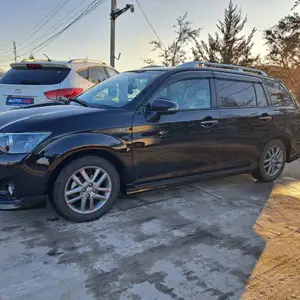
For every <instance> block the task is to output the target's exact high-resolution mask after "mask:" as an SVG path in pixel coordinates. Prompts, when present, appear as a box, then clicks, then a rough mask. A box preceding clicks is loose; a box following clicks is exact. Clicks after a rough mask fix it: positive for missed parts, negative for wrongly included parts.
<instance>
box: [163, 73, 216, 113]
mask: <svg viewBox="0 0 300 300" xmlns="http://www.w3.org/2000/svg"><path fill="white" fill-rule="evenodd" d="M159 96H160V97H164V98H167V99H169V100H172V101H174V102H176V103H178V105H179V108H180V109H205V108H210V105H211V104H210V103H211V94H210V84H209V80H208V79H188V80H181V81H178V82H175V83H172V84H171V85H169V86H167V87H166V88H164V89H163V90H162V91H161V92H160V94H159Z"/></svg>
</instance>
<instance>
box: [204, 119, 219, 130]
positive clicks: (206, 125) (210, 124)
mask: <svg viewBox="0 0 300 300" xmlns="http://www.w3.org/2000/svg"><path fill="white" fill-rule="evenodd" d="M218 123H219V121H217V120H209V121H202V122H201V126H202V127H204V128H210V127H213V126H215V125H217V124H218Z"/></svg>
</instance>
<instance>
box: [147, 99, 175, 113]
mask: <svg viewBox="0 0 300 300" xmlns="http://www.w3.org/2000/svg"><path fill="white" fill-rule="evenodd" d="M150 110H151V111H152V112H156V113H159V114H161V115H168V114H175V113H176V112H177V111H178V110H179V107H178V104H177V103H176V102H173V101H171V100H167V99H164V98H158V99H155V100H154V101H153V102H152V105H151V106H150Z"/></svg>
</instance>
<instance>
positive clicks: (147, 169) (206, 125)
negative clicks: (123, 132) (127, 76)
mask: <svg viewBox="0 0 300 300" xmlns="http://www.w3.org/2000/svg"><path fill="white" fill-rule="evenodd" d="M212 77H213V75H212V73H211V72H206V71H202V72H201V71H191V72H180V73H177V74H175V75H173V76H171V77H170V78H169V79H168V80H166V81H165V82H163V83H162V84H161V86H160V88H159V89H158V90H157V91H156V92H155V93H154V94H153V95H151V96H150V98H149V99H148V100H147V101H145V102H144V103H143V105H142V106H141V107H140V108H139V109H138V111H137V112H136V113H135V115H134V118H133V164H134V169H135V180H136V182H137V183H142V182H150V181H155V180H162V179H168V178H176V177H181V176H187V175H195V174H200V173H204V172H211V171H213V166H214V164H215V160H216V154H217V138H216V133H217V128H218V119H219V112H218V110H217V109H216V96H215V87H214V82H213V80H212ZM157 98H164V99H168V100H171V101H174V102H176V103H177V104H178V106H179V110H178V111H177V113H174V114H169V115H161V116H160V118H159V120H157V121H153V122H151V121H148V120H147V113H146V111H145V108H146V107H147V105H148V106H149V105H151V103H152V101H153V100H154V99H157Z"/></svg>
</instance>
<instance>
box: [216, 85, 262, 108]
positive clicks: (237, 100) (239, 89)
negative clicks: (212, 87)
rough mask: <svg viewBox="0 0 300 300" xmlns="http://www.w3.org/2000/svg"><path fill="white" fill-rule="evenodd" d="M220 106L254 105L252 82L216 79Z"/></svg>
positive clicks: (254, 96) (254, 95) (241, 106)
mask: <svg viewBox="0 0 300 300" xmlns="http://www.w3.org/2000/svg"><path fill="white" fill-rule="evenodd" d="M217 83H218V88H219V97H220V100H221V107H224V108H243V107H256V105H257V103H256V94H255V90H254V84H253V83H252V82H245V81H236V80H217Z"/></svg>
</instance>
